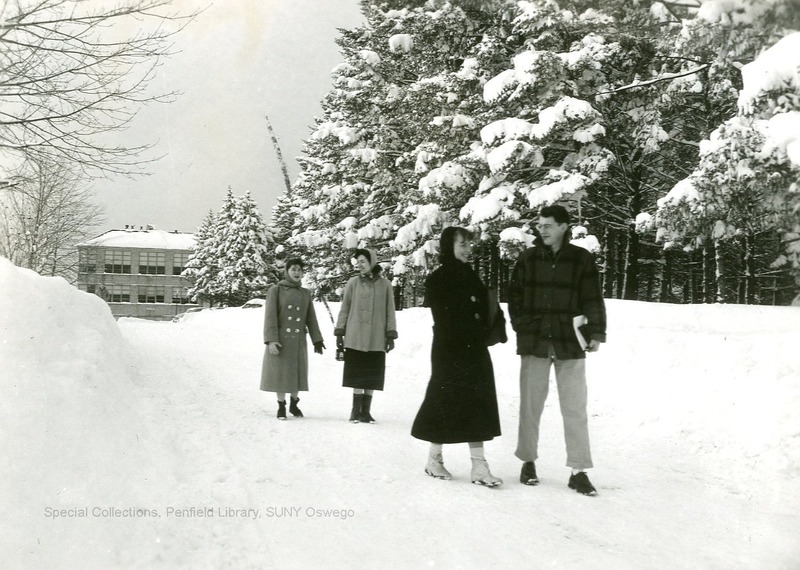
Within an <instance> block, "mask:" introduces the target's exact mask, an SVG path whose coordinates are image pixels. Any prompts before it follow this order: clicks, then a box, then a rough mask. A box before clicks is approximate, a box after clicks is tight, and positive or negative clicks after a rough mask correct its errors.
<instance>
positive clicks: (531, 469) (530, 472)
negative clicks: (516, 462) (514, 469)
mask: <svg viewBox="0 0 800 570" xmlns="http://www.w3.org/2000/svg"><path fill="white" fill-rule="evenodd" d="M519 482H520V483H522V484H523V485H538V484H539V478H538V477H537V476H536V465H535V464H534V463H533V461H526V462H525V463H523V464H522V471H521V472H520V474H519Z"/></svg>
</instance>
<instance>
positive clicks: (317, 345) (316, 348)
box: [314, 341, 325, 354]
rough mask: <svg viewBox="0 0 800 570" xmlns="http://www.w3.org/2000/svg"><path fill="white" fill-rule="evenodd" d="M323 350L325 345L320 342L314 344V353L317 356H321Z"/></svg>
mask: <svg viewBox="0 0 800 570" xmlns="http://www.w3.org/2000/svg"><path fill="white" fill-rule="evenodd" d="M323 350H325V343H324V342H322V341H319V342H315V343H314V352H316V353H317V354H322V351H323Z"/></svg>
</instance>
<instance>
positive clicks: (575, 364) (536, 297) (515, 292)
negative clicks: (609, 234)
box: [508, 205, 606, 495]
mask: <svg viewBox="0 0 800 570" xmlns="http://www.w3.org/2000/svg"><path fill="white" fill-rule="evenodd" d="M569 222H570V220H569V213H568V212H567V210H566V209H565V208H564V207H563V206H558V205H555V206H547V207H545V208H542V210H541V211H540V212H539V222H538V225H537V229H538V231H539V235H540V238H541V239H540V241H539V242H537V244H536V245H534V247H531V248H528V249H526V250H525V251H523V252H522V253H521V254H520V256H519V259H518V260H517V263H516V265H515V266H514V273H513V276H512V279H511V286H510V289H509V300H508V310H509V314H510V318H511V326H512V328H513V329H514V331H515V332H516V334H517V354H519V355H520V358H521V367H520V414H519V439H518V443H517V450H516V456H517V457H518V458H519V459H521V460H522V461H523V464H522V472H521V474H520V481H521V482H522V483H524V484H526V485H536V484H538V483H539V479H538V477H537V475H536V466H535V463H534V462H535V461H536V459H537V457H538V443H539V420H540V418H541V416H542V410H543V409H544V403H545V400H546V399H547V393H548V388H549V378H550V367H551V366H553V367H555V370H556V383H557V385H558V398H559V402H560V405H561V416H562V419H563V421H564V438H565V440H566V444H567V466H568V467H571V468H572V475H571V476H570V478H569V483H568V486H569V488H571V489H575V490H576V491H578V492H579V493H581V494H584V495H595V494H597V491H596V490H595V488H594V486H592V483H591V482H590V481H589V477H588V476H587V475H586V470H587V469H589V468H591V467H592V466H593V465H592V457H591V451H590V448H589V428H588V419H587V412H586V402H587V390H586V354H585V352H596V351H597V350H598V349H599V348H600V343H601V342H605V340H606V310H605V303H604V302H603V295H602V291H601V288H600V279H599V275H598V271H597V266H596V264H595V261H594V257H593V256H592V254H591V253H589V252H588V251H586V250H585V249H583V248H581V247H578V246H575V245H572V244H570V243H569V233H568V232H569ZM581 315H582V316H584V317H586V321H587V324H586V325H585V326H583V327H582V329H581V330H582V333H583V335H584V337H585V341H586V348H585V349H584V348H582V347H581V344H580V342H579V340H578V336H577V334H576V331H575V327H574V325H573V319H574V318H575V317H579V316H581Z"/></svg>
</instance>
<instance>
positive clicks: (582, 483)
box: [567, 471, 597, 497]
mask: <svg viewBox="0 0 800 570" xmlns="http://www.w3.org/2000/svg"><path fill="white" fill-rule="evenodd" d="M567 486H568V487H569V488H570V489H575V490H576V491H578V493H580V494H581V495H588V496H590V497H593V496H595V495H596V494H597V489H595V488H594V485H592V482H591V481H589V476H588V475H587V474H586V472H585V471H581V472H580V473H575V474H574V475H570V476H569V484H568V485H567Z"/></svg>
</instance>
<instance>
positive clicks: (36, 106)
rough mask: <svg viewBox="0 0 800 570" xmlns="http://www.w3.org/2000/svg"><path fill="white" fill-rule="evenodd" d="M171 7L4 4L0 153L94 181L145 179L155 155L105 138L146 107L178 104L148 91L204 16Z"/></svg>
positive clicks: (162, 1) (156, 3)
mask: <svg viewBox="0 0 800 570" xmlns="http://www.w3.org/2000/svg"><path fill="white" fill-rule="evenodd" d="M169 5H170V0H119V1H117V2H104V1H99V0H0V153H2V154H4V155H6V157H8V155H9V154H14V155H16V156H17V157H18V158H20V157H21V158H22V159H23V160H24V159H27V158H28V157H35V158H37V159H39V160H44V161H48V162H56V161H61V162H65V163H68V164H70V165H73V167H77V168H80V169H82V170H83V171H84V172H85V173H91V174H92V175H98V174H101V175H109V174H126V175H131V174H133V173H136V172H139V171H140V170H141V167H142V166H143V164H144V163H146V162H147V160H146V159H143V158H141V154H140V153H141V151H143V150H145V149H146V148H149V147H148V146H147V145H145V146H120V145H118V144H114V143H108V142H107V140H108V138H107V137H106V140H105V141H104V140H103V138H104V137H103V135H105V134H107V133H109V132H112V131H118V130H121V129H124V128H125V127H126V126H128V124H129V123H130V121H131V120H132V118H133V117H134V116H135V114H136V112H137V110H138V108H139V107H140V106H141V105H143V104H146V103H149V102H155V101H169V100H171V99H172V97H173V96H174V95H175V94H174V93H162V94H157V95H153V94H152V93H151V92H149V91H148V90H147V89H146V87H147V85H148V83H149V81H150V80H151V79H152V78H153V77H154V75H155V71H156V69H157V67H158V65H159V63H160V62H161V61H162V59H163V58H164V57H166V56H168V55H169V54H170V50H171V47H172V43H171V40H172V38H173V37H174V35H175V34H176V33H178V32H179V31H180V30H181V29H183V27H185V26H186V25H187V24H188V23H189V22H190V21H191V19H192V18H193V17H194V16H195V15H196V13H194V14H190V15H184V16H181V15H178V14H175V13H171V12H169V11H168V10H167V7H168V6H169ZM5 162H6V164H8V161H5ZM17 162H18V161H17ZM0 177H1V176H0Z"/></svg>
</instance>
